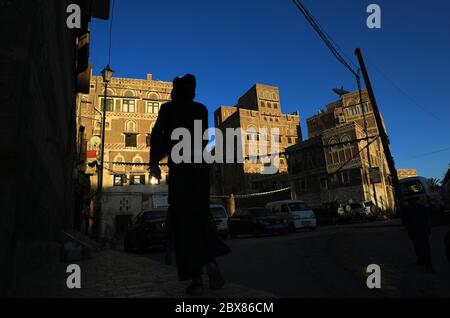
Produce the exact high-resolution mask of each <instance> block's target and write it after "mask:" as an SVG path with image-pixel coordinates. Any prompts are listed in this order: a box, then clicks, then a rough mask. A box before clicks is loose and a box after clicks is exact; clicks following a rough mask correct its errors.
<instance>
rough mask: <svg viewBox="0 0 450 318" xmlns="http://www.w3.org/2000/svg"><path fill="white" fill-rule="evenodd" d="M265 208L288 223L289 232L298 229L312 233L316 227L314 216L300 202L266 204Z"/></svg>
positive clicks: (304, 204) (311, 211)
mask: <svg viewBox="0 0 450 318" xmlns="http://www.w3.org/2000/svg"><path fill="white" fill-rule="evenodd" d="M266 208H268V209H270V210H271V211H272V212H273V213H274V214H275V215H278V216H279V217H280V218H284V219H286V220H287V221H288V226H289V230H290V231H291V232H294V231H296V230H297V229H300V228H308V229H310V230H312V231H314V230H315V229H316V227H317V219H316V214H315V213H314V211H313V210H311V209H310V208H309V207H308V206H307V205H306V203H305V202H303V201H301V200H285V201H276V202H270V203H267V205H266Z"/></svg>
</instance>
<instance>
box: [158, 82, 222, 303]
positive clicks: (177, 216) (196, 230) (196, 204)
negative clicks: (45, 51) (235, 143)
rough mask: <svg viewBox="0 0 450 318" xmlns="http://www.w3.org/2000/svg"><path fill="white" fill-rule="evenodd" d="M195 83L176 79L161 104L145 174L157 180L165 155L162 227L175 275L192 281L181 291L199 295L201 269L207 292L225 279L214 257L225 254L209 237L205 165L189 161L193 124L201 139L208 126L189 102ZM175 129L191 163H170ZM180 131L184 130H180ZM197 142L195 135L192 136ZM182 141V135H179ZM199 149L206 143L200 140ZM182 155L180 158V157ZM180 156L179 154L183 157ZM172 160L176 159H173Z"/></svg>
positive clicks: (205, 112) (200, 107)
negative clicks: (184, 134)
mask: <svg viewBox="0 0 450 318" xmlns="http://www.w3.org/2000/svg"><path fill="white" fill-rule="evenodd" d="M195 89H196V79H195V77H194V76H193V75H190V74H188V75H186V76H184V77H181V78H180V77H177V78H175V79H174V81H173V90H172V96H171V97H172V101H171V102H168V103H166V104H164V105H162V106H161V109H160V112H159V115H158V119H157V121H156V123H155V126H154V128H153V131H152V135H151V140H150V144H151V148H150V174H151V175H152V176H153V177H155V178H157V179H160V178H161V171H160V169H159V162H160V161H161V160H162V159H163V158H164V157H166V156H169V161H168V163H169V177H168V183H169V199H168V200H169V213H168V225H169V228H170V229H171V230H170V232H171V237H172V238H173V245H174V249H175V256H176V263H177V269H178V277H179V279H180V281H185V280H189V279H192V283H191V284H190V285H189V286H188V288H187V290H186V292H187V293H188V294H189V295H194V296H200V295H201V294H202V293H203V282H202V268H203V267H204V266H206V270H207V273H208V276H209V282H210V287H211V288H212V289H219V288H221V287H222V286H223V285H224V283H225V281H224V279H223V278H222V275H221V273H220V271H219V268H218V266H217V263H216V262H215V261H214V257H217V256H220V255H224V254H227V253H228V252H229V251H230V250H229V249H228V247H227V246H226V245H225V244H224V243H223V242H221V241H220V240H219V239H218V238H217V237H216V236H215V233H214V230H213V226H214V224H213V223H212V215H211V212H210V210H209V195H210V193H209V188H210V180H209V168H210V167H209V165H208V164H207V163H206V162H205V161H204V159H203V156H202V155H201V159H200V161H201V162H200V163H194V162H198V161H194V152H195V151H197V155H199V149H196V148H195V144H196V142H194V140H193V138H194V137H195V135H194V123H195V122H196V121H197V124H198V123H201V135H203V132H204V130H206V129H207V128H208V110H207V108H206V107H205V106H204V105H202V104H200V103H196V102H194V101H193V100H194V98H195ZM177 128H184V129H187V131H189V133H190V145H191V147H190V149H183V152H184V151H189V150H190V151H191V158H190V159H191V161H189V162H188V163H186V162H181V163H175V162H174V158H173V157H172V153H171V152H172V148H173V147H174V146H175V145H176V144H178V143H179V142H180V141H179V140H174V141H172V140H171V136H172V132H173V131H174V130H175V129H177ZM185 131H186V130H185ZM197 138H198V136H197ZM180 139H183V137H180ZM201 144H202V147H201V149H200V152H202V151H203V149H204V147H205V146H206V144H207V141H203V140H202V142H201ZM181 155H183V154H181ZM184 155H185V154H184ZM176 161H177V160H176Z"/></svg>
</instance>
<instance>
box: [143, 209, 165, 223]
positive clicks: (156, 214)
mask: <svg viewBox="0 0 450 318" xmlns="http://www.w3.org/2000/svg"><path fill="white" fill-rule="evenodd" d="M166 216H167V211H165V210H156V211H148V212H145V213H144V219H145V220H146V221H151V220H155V219H163V218H165V217H166Z"/></svg>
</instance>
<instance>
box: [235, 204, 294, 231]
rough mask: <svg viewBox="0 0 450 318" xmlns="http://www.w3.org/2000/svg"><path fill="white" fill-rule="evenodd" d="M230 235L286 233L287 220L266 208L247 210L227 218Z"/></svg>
mask: <svg viewBox="0 0 450 318" xmlns="http://www.w3.org/2000/svg"><path fill="white" fill-rule="evenodd" d="M229 229H230V235H231V236H232V237H236V236H237V235H239V234H274V233H279V234H282V233H286V232H288V222H287V220H285V219H283V218H281V217H279V216H277V215H274V214H273V213H272V211H271V210H269V209H266V208H249V209H244V210H240V211H237V212H236V213H235V214H234V215H233V216H232V217H230V218H229Z"/></svg>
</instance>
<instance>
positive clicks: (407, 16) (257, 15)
mask: <svg viewBox="0 0 450 318" xmlns="http://www.w3.org/2000/svg"><path fill="white" fill-rule="evenodd" d="M115 2H116V3H115V11H114V20H113V21H114V23H113V33H112V56H111V67H112V68H113V69H114V70H115V71H116V73H115V76H117V77H133V78H145V76H146V74H147V73H151V74H153V77H154V78H156V79H160V80H164V81H171V80H172V79H173V78H174V77H175V76H178V75H183V74H186V73H192V74H195V75H196V76H197V81H198V90H197V100H198V101H199V102H202V103H204V104H205V105H207V106H208V109H209V110H210V125H213V122H212V116H211V115H212V113H213V112H214V110H215V109H216V108H217V107H218V106H220V105H234V104H235V103H236V102H237V99H238V97H239V96H241V95H242V94H243V93H245V92H246V91H247V90H248V89H249V88H250V87H251V86H252V85H253V84H254V83H262V84H269V85H274V86H277V87H279V88H280V95H281V107H282V111H283V112H285V113H291V112H294V111H296V110H298V111H299V112H300V115H301V126H302V129H303V133H304V137H306V136H307V132H306V126H305V120H306V118H309V117H310V116H312V115H314V114H315V113H316V112H317V111H318V110H319V109H321V108H323V107H324V105H326V104H327V103H329V102H331V101H334V100H336V99H337V96H336V95H335V94H334V93H333V92H332V91H331V89H332V88H333V87H340V86H344V88H346V89H348V90H356V83H355V80H354V77H353V76H352V75H351V74H350V73H349V72H348V70H346V69H345V68H344V67H343V66H342V65H341V64H339V62H337V60H335V59H334V57H333V56H332V55H331V53H330V52H329V51H328V49H327V48H326V47H325V46H324V44H323V43H322V42H321V40H320V39H319V38H318V37H317V35H316V34H315V33H314V31H313V30H312V28H311V27H310V26H309V24H307V22H306V20H305V19H304V17H303V15H302V14H301V13H300V12H299V11H298V10H297V8H296V7H295V5H294V4H293V3H292V1H291V0H229V1H224V0H191V1H185V0H184V1H183V0H167V1H145V0H127V1H125V0H115ZM304 3H305V5H306V6H307V7H308V8H309V10H310V12H311V13H312V14H313V15H314V16H315V17H316V18H317V19H318V21H319V22H320V24H321V25H322V27H323V28H324V29H325V30H326V32H327V33H328V34H329V35H330V36H331V37H332V38H333V39H334V40H335V42H337V43H338V45H339V47H340V48H341V49H342V50H343V51H344V52H345V54H346V55H347V56H348V57H350V58H351V59H352V61H353V64H355V65H356V64H357V60H356V58H355V57H354V49H355V48H356V47H360V48H361V49H362V51H363V54H364V55H365V58H366V59H367V61H366V64H367V66H368V69H369V73H370V76H371V78H372V84H373V87H374V90H375V94H376V97H377V100H378V104H379V107H380V110H381V112H382V114H383V117H384V119H385V122H386V124H387V128H388V134H389V137H390V140H391V147H392V151H393V154H394V157H395V159H396V164H397V166H398V167H401V168H417V169H418V170H419V173H420V174H421V175H423V176H426V177H437V178H442V177H443V174H444V173H445V171H446V170H447V167H448V165H449V163H450V149H448V148H450V138H449V137H450V130H449V126H450V120H449V119H450V107H449V106H450V1H447V0H426V1H425V0H412V1H407V0H396V1H392V0H390V1H387V0H371V1H364V0H345V1H343V0H333V1H332V0H304ZM371 3H376V4H379V5H380V6H381V13H382V28H381V29H379V30H374V29H372V30H371V29H368V28H367V26H366V19H367V17H368V15H369V14H368V13H366V8H367V6H368V5H369V4H371ZM108 30H109V22H106V21H102V20H96V19H94V20H93V21H92V23H91V62H92V64H93V66H94V74H99V73H100V71H101V69H102V68H103V67H104V66H105V65H106V64H107V63H108V43H109V35H108V34H109V33H108V32H109V31H108ZM378 70H381V72H382V73H383V74H384V76H383V75H381V73H380V72H379V71H378ZM385 76H387V78H389V79H390V80H391V81H393V82H394V83H395V84H396V85H397V86H398V87H400V89H401V91H402V92H405V93H406V95H407V96H406V95H404V94H403V93H402V92H401V91H400V90H398V89H397V88H396V87H395V86H394V85H392V83H391V82H390V81H389V80H387V79H386V78H385ZM417 104H418V105H417ZM441 149H448V150H446V151H442V152H438V153H435V154H432V155H427V156H422V155H423V154H427V153H431V152H436V151H438V150H441Z"/></svg>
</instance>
